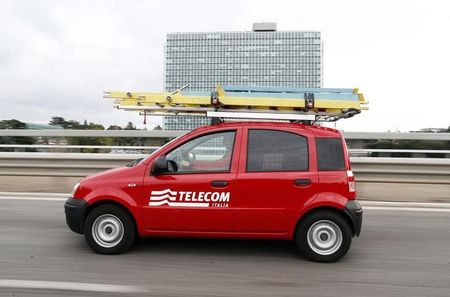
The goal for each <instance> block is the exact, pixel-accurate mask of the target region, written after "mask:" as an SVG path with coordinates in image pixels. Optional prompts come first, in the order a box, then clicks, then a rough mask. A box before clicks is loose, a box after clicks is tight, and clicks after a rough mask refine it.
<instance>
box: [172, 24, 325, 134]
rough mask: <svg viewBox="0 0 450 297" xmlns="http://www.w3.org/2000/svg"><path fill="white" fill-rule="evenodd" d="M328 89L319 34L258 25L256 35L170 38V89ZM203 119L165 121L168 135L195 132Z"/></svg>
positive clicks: (179, 35) (203, 34)
mask: <svg viewBox="0 0 450 297" xmlns="http://www.w3.org/2000/svg"><path fill="white" fill-rule="evenodd" d="M217 83H220V84H221V85H234V86H292V87H312V88H319V87H321V86H322V40H321V36H320V32H318V31H277V30H276V24H275V23H257V24H254V25H253V31H248V32H247V31H244V32H201V33H170V34H167V40H166V49H165V90H166V91H173V90H176V89H178V88H180V87H182V86H184V85H186V84H189V87H188V88H187V89H186V90H189V91H212V90H213V88H214V86H215V85H216V84H217ZM207 123H209V119H205V118H200V117H197V118H195V117H186V118H182V117H165V118H164V129H166V130H191V129H193V128H195V127H198V126H200V125H204V124H207Z"/></svg>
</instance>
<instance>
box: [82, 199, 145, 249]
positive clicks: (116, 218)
mask: <svg viewBox="0 0 450 297" xmlns="http://www.w3.org/2000/svg"><path fill="white" fill-rule="evenodd" d="M84 237H85V238H86V241H87V243H88V244H89V246H90V247H91V248H92V249H93V250H94V251H96V252H97V253H100V254H120V253H123V252H125V251H127V250H128V249H129V248H130V247H131V245H132V244H133V242H134V240H135V237H136V230H135V227H134V223H133V219H132V217H131V216H130V215H129V214H128V213H127V212H126V211H125V210H123V209H122V208H120V207H118V206H116V205H111V204H105V205H100V206H98V207H97V208H95V209H93V210H92V211H91V212H90V213H89V215H88V216H87V218H86V221H85V224H84Z"/></svg>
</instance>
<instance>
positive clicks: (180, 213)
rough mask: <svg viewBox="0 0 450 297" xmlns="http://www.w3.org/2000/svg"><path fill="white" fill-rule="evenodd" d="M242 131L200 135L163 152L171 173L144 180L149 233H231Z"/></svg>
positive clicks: (145, 213) (232, 130) (144, 209)
mask: <svg viewBox="0 0 450 297" xmlns="http://www.w3.org/2000/svg"><path fill="white" fill-rule="evenodd" d="M240 130H241V129H231V130H221V131H216V132H212V133H207V134H202V135H198V136H195V137H193V138H191V139H189V140H187V141H185V142H184V143H182V144H180V145H179V146H177V147H176V148H174V149H172V150H171V151H168V152H165V153H163V154H164V155H165V156H166V158H167V160H169V163H170V164H171V166H170V167H171V171H170V172H167V173H164V174H160V175H156V176H155V175H151V174H148V175H147V176H146V177H145V178H144V192H145V195H146V196H147V197H148V198H147V199H146V203H148V205H144V206H143V215H144V222H145V226H146V229H147V230H148V231H151V230H154V231H158V230H159V231H184V232H186V231H187V232H232V231H233V209H232V208H233V205H232V203H233V199H234V188H235V184H236V176H237V167H238V163H237V162H238V154H237V153H235V151H238V150H239V145H238V144H239V142H238V141H237V139H239V137H240ZM149 167H151V165H150V166H149Z"/></svg>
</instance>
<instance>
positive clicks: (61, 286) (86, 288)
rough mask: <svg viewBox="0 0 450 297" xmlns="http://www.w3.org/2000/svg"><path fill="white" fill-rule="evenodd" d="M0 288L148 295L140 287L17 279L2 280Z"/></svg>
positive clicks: (0, 280)
mask: <svg viewBox="0 0 450 297" xmlns="http://www.w3.org/2000/svg"><path fill="white" fill-rule="evenodd" d="M0 288H10V289H13V288H15V289H41V290H67V291H83V292H103V293H146V292H147V290H144V289H143V288H140V287H134V286H121V285H108V284H94V283H72V282H55V281H34V280H17V279H0Z"/></svg>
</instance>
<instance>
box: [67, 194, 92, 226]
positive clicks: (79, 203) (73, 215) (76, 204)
mask: <svg viewBox="0 0 450 297" xmlns="http://www.w3.org/2000/svg"><path fill="white" fill-rule="evenodd" d="M86 208H87V202H86V201H85V200H83V199H75V198H69V199H67V201H66V203H65V204H64V211H65V213H66V223H67V226H69V228H70V230H72V231H73V232H76V233H80V234H83V218H84V213H85V212H86Z"/></svg>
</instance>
